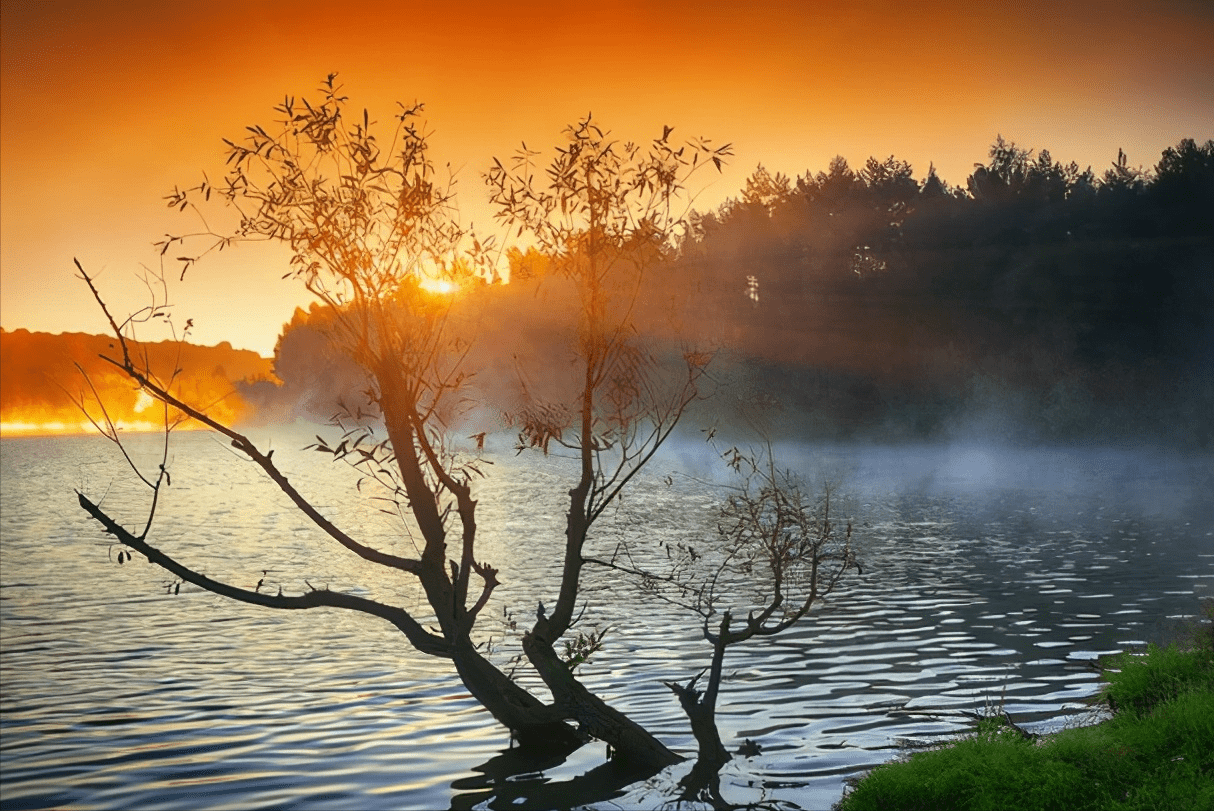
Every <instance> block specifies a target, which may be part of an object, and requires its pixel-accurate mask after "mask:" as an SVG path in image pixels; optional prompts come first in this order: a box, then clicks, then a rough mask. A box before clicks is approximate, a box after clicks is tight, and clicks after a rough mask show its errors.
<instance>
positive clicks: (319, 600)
mask: <svg viewBox="0 0 1214 811" xmlns="http://www.w3.org/2000/svg"><path fill="white" fill-rule="evenodd" d="M76 495H77V496H78V497H79V500H80V506H81V507H83V508H84V510H85V512H87V513H88V514H89V515H91V516H92V517H93V518H95V519H96V520H97V521H98V522H99V523H100V524H101V525H102V526H103V527H105V531H106V532H107V533H109V534H111V535H113V536H114V537H116V538H117V539H118V541H119V542H120V543H122V544H123V545H125V546H129V547H130V548H131V549H134V550H135V551H137V552H139V553H141V554H143V555H145V556H146V557H147V559H148V562H150V563H154V564H156V565H157V566H160V567H161V568H163V569H165V570H167V571H168V572H170V573H172V574H174V575H176V576H177V577H179V578H181V579H182V580H183V581H185V582H187V583H193V584H194V585H196V586H198V587H199V588H201V589H205V590H206V591H209V592H211V593H212V594H218V595H219V596H221V597H227V598H229V599H232V600H237V601H239V602H242V603H251V604H253V605H260V606H265V607H266V608H282V609H304V608H317V607H321V606H328V607H330V608H346V609H350V610H353V611H361V612H363V613H365V614H371V615H373V616H376V617H380V618H381V619H385V620H387V621H388V622H390V623H392V624H393V625H395V626H396V627H397V628H398V629H400V631H401V632H402V633H404V635H405V636H406V637H407V638H408V639H409V642H410V643H411V644H412V645H413V646H414V647H415V648H417V649H418V650H419V651H421V652H422V653H428V654H430V655H431V656H442V657H445V658H451V656H452V649H451V645H450V644H449V643H448V642H447V640H445V639H443V638H442V637H440V636H436V635H435V634H432V633H430V632H429V631H427V630H426V629H425V628H423V627H422V626H421V625H420V624H419V623H418V622H417V620H415V619H413V617H411V616H410V615H409V614H408V612H406V611H405V610H404V609H402V608H397V607H395V606H390V605H385V604H383V603H378V602H376V601H374V600H368V599H366V598H364V597H356V596H354V595H352V594H343V593H341V592H336V591H329V590H328V589H318V590H312V591H309V592H306V593H304V594H301V595H299V596H295V597H288V596H276V595H271V594H262V593H261V592H258V591H249V590H248V589H242V588H239V587H237V586H232V585H230V584H228V583H222V582H220V581H218V580H213V579H211V578H209V577H207V576H206V575H204V574H200V573H199V572H196V571H194V570H193V569H190V568H189V567H187V566H185V565H183V564H181V563H179V562H177V561H176V560H174V559H173V558H171V557H169V556H168V555H166V554H165V553H164V552H161V551H160V550H159V549H156V548H155V547H153V546H152V545H151V544H149V543H147V542H146V541H144V540H142V539H141V538H137V537H135V535H133V534H132V533H130V532H128V531H127V530H126V529H124V528H123V527H121V526H120V525H119V524H118V523H117V522H116V521H114V519H112V518H110V517H109V516H108V515H106V514H105V513H104V512H103V511H102V510H101V508H100V507H98V506H97V505H96V504H94V503H93V502H92V501H90V500H89V499H88V497H86V496H85V495H84V494H83V493H81V492H79V491H77V493H76Z"/></svg>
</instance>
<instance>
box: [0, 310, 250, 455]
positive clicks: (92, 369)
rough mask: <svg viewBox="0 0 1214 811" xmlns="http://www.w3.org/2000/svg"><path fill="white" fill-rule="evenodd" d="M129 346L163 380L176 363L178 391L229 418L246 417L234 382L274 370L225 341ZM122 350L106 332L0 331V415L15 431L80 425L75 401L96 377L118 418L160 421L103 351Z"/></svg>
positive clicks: (113, 354)
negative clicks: (37, 426) (145, 357)
mask: <svg viewBox="0 0 1214 811" xmlns="http://www.w3.org/2000/svg"><path fill="white" fill-rule="evenodd" d="M130 345H131V348H132V352H139V353H146V356H147V358H148V360H149V362H150V367H151V369H152V370H153V372H155V373H156V374H157V375H158V376H160V377H161V378H162V379H164V380H167V379H168V378H169V377H170V376H171V375H172V373H173V371H174V370H175V369H179V370H180V374H179V375H178V376H177V379H176V381H175V383H174V386H175V391H177V392H179V393H180V394H181V395H182V396H183V398H184V399H187V400H189V401H191V402H195V403H199V404H202V405H205V406H207V407H208V408H210V409H212V410H213V413H214V415H215V416H217V417H222V418H224V419H238V418H240V417H243V416H246V412H247V410H248V407H247V404H246V403H245V402H244V401H243V400H242V399H241V398H240V396H239V395H237V394H236V393H235V387H236V384H237V383H240V382H242V381H245V380H258V379H267V378H269V377H270V376H271V369H270V361H269V360H268V359H266V358H263V357H261V356H259V355H258V354H257V353H255V352H251V351H248V350H244V349H233V348H232V346H231V345H230V344H228V343H227V342H224V343H221V344H219V345H218V346H197V345H194V344H189V343H181V342H175V341H161V342H158V343H136V342H132V343H131V344H130ZM120 351H121V350H120V348H119V347H118V346H117V342H116V341H115V340H114V339H113V338H111V337H108V336H104V335H88V334H85V333H62V334H56V335H52V334H49V333H45V332H30V331H28V330H24V329H19V330H15V331H12V332H9V331H6V330H0V421H2V422H4V423H5V424H6V428H7V429H8V430H10V431H17V430H20V429H19V428H17V427H16V426H28V425H31V424H46V423H63V424H65V425H67V426H75V425H78V424H79V423H80V422H81V421H82V420H84V417H83V416H82V415H81V414H80V411H79V409H78V408H77V407H76V405H74V404H73V402H72V401H73V399H74V398H75V399H79V398H81V397H82V396H83V397H84V398H85V400H91V399H92V396H91V389H90V386H89V383H90V382H91V384H92V386H93V387H95V388H96V390H97V392H98V393H100V394H101V395H102V396H103V399H104V400H105V404H106V408H107V409H110V410H111V414H112V415H113V416H114V417H115V419H121V420H124V421H128V422H157V421H158V420H159V419H161V418H162V416H163V415H162V414H158V413H157V412H156V411H155V410H154V409H148V408H146V405H147V401H146V398H145V399H143V400H141V399H140V398H139V392H138V391H137V390H136V388H135V386H134V385H133V384H132V383H131V382H130V381H129V380H128V379H127V378H126V377H125V376H124V375H123V374H122V373H121V372H120V371H119V370H118V369H117V368H116V367H114V365H113V364H111V363H109V362H107V361H105V360H104V359H102V357H101V356H103V355H108V356H110V357H116V356H117V355H118V353H120ZM77 365H79V368H77ZM86 376H87V380H86Z"/></svg>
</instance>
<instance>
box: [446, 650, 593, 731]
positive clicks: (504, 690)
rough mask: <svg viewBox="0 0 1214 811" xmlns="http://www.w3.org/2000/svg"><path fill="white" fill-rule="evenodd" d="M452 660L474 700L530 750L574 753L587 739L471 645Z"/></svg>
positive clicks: (558, 711) (554, 710)
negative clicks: (571, 751)
mask: <svg viewBox="0 0 1214 811" xmlns="http://www.w3.org/2000/svg"><path fill="white" fill-rule="evenodd" d="M452 661H453V662H454V663H455V669H456V671H458V673H459V677H460V680H461V681H463V683H464V686H465V687H467V688H468V692H470V693H471V694H472V697H473V698H475V699H476V700H477V701H479V702H480V704H481V706H483V707H484V708H485V709H486V710H488V711H489V713H490V714H491V715H492V716H493V717H494V718H496V719H497V720H498V721H499V722H500V723H501V724H502V725H503V726H505V727H506V728H507V729H509V730H510V731H511V733H512V734H513V735H514V737H515V740H517V741H518V742H519V744H520V745H521V746H523V747H526V748H532V749H537V750H539V749H561V750H573V749H576V748H577V747H579V746H581V745H582V744H584V743H586V742H587V740H588V739H587V738H586V736H584V735H582V734H580V733H579V732H578V731H577V730H575V729H574V728H573V727H571V726H570V725H569V724H567V723H565V720H564V719H565V718H566V717H567V715H565V714H563V713H562V712H561V711H560V710H559V709H558V708H557V707H552V706H549V705H547V704H544V703H543V702H542V701H540V700H539V699H538V698H536V697H535V696H533V695H531V693H529V692H527V691H526V690H524V689H523V688H522V687H520V686H519V685H518V684H516V683H515V682H514V680H512V679H511V678H510V677H509V676H507V675H506V674H505V673H503V672H502V671H500V670H498V668H497V667H496V666H494V665H493V664H492V663H491V662H490V661H489V660H487V659H485V657H483V656H481V655H480V653H479V652H477V650H476V649H475V648H473V647H472V645H471V644H470V643H466V644H460V645H456V646H455V651H454V655H453V656H452Z"/></svg>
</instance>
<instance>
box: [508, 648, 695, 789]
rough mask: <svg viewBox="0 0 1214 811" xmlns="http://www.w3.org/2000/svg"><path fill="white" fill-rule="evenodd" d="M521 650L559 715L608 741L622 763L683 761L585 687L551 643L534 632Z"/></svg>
mask: <svg viewBox="0 0 1214 811" xmlns="http://www.w3.org/2000/svg"><path fill="white" fill-rule="evenodd" d="M523 651H524V652H525V653H526V654H527V658H528V659H529V660H530V662H531V664H532V665H533V666H534V667H535V669H536V670H537V671H538V672H539V674H540V677H541V678H542V679H543V680H544V683H545V684H546V685H548V689H549V690H551V691H552V696H553V698H554V699H555V700H556V708H557V709H558V710H559V711H560V713H561V714H562V716H563V717H566V718H573V719H574V720H576V721H577V722H578V723H579V725H580V728H581V729H582V730H584V731H585V732H587V733H589V734H590V735H593V736H594V737H595V738H598V739H599V740H601V741H604V742H605V743H608V744H610V745H611V747H612V749H613V750H614V751H615V753H616V756H617V757H619V758H621V759H622V760H623V761H624V762H626V763H628V764H631V765H635V766H637V767H639V768H652V769H653V770H654V771H658V770H660V769H664V768H666V767H667V766H671V765H673V764H675V763H678V762H679V761H681V760H682V758H681V757H679V756H678V755H676V754H675V753H674V752H672V751H670V750H669V749H668V748H666V746H665V745H664V744H663V743H662V742H661V741H659V740H658V739H657V738H655V737H653V736H652V735H650V734H649V733H648V732H647V731H646V730H645V729H644V727H642V726H640V725H639V724H637V723H636V722H635V721H633V720H632V719H630V718H629V717H628V716H626V715H624V714H623V713H622V712H620V711H619V710H616V709H614V708H612V707H610V706H609V705H608V704H607V703H606V702H605V701H603V700H602V699H601V698H599V697H598V696H596V695H595V694H594V693H592V692H590V691H589V690H587V689H586V687H585V686H584V685H583V684H582V683H581V682H579V681H578V680H577V679H575V678H574V677H573V673H571V672H570V670H569V667H568V666H567V665H566V664H565V663H564V662H563V661H561V659H560V657H558V656H557V655H556V652H555V651H553V649H552V646H551V645H549V644H547V643H545V642H544V641H543V640H541V639H540V638H538V637H537V636H535V635H534V634H526V635H524V636H523Z"/></svg>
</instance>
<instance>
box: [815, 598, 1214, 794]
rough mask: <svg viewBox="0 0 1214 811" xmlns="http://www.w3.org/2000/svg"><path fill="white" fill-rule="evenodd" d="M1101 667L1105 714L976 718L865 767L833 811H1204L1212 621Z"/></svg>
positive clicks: (1210, 775)
mask: <svg viewBox="0 0 1214 811" xmlns="http://www.w3.org/2000/svg"><path fill="white" fill-rule="evenodd" d="M1205 613H1206V615H1207V617H1209V615H1211V614H1212V613H1214V606H1212V605H1211V604H1209V603H1207V605H1206V606H1205ZM1102 666H1103V668H1104V676H1105V679H1106V680H1107V681H1108V684H1107V685H1106V687H1105V688H1104V689H1103V690H1102V692H1101V696H1100V697H1101V700H1103V701H1106V702H1108V705H1109V707H1110V709H1111V710H1112V711H1113V716H1112V718H1110V719H1109V720H1107V721H1104V722H1101V723H1099V724H1095V725H1093V726H1089V727H1081V728H1077V729H1066V730H1063V731H1061V732H1058V733H1055V734H1053V735H1048V736H1043V737H1040V738H1038V737H1036V736H1033V735H1029V734H1027V733H1025V732H1023V731H1022V730H1020V729H1019V728H1018V727H1016V726H1015V725H1014V724H1012V722H1011V721H1010V719H1008V718H1007V717H1006V716H1004V715H1002V714H1000V715H988V716H986V717H983V718H981V719H980V720H979V721H978V722H977V723H976V724H975V729H974V731H973V732H972V733H971V734H969V735H966V736H965V737H963V738H961V739H959V740H957V741H955V742H952V743H950V744H947V745H945V746H942V747H940V748H938V749H932V750H928V751H923V752H918V753H916V754H913V755H911V756H910V757H909V758H908V759H906V760H902V761H898V762H894V763H887V764H885V765H883V766H879V767H877V768H876V769H874V770H873V771H872V772H870V773H869V774H868V775H866V776H865V777H864V778H863V779H862V780H860V781H859V782H858V783H857V785H856V787H855V788H854V789H853V790H852V791H851V792H850V793H848V794H847V795H846V796H844V798H843V799H842V800H841V801H840V802H839V803H838V804H837V805H836V806H835V808H836V809H839V811H866V810H867V809H1004V808H1006V809H1054V808H1057V809H1102V810H1103V809H1211V808H1214V626H1210V625H1206V626H1199V627H1198V628H1197V629H1195V630H1193V631H1191V632H1190V633H1189V635H1188V637H1187V638H1186V639H1184V640H1182V641H1180V642H1176V643H1173V644H1171V645H1168V646H1166V647H1157V646H1154V645H1152V646H1150V647H1149V648H1148V649H1147V650H1146V652H1145V653H1136V654H1135V653H1123V654H1121V655H1119V656H1115V657H1110V658H1109V659H1107V660H1105V661H1104V662H1102Z"/></svg>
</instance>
